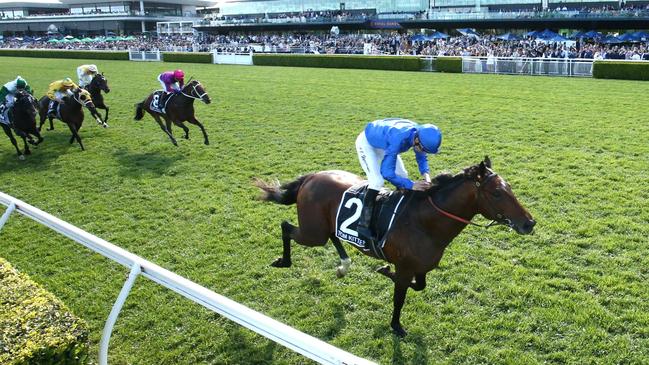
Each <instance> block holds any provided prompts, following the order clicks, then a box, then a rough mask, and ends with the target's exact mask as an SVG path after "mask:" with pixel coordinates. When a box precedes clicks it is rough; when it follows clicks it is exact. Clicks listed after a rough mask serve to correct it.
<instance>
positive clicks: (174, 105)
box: [135, 80, 212, 146]
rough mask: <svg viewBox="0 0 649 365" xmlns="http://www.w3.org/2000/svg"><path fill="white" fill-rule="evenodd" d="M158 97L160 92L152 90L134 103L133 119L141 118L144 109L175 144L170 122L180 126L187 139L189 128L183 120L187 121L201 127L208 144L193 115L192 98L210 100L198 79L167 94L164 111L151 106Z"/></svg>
mask: <svg viewBox="0 0 649 365" xmlns="http://www.w3.org/2000/svg"><path fill="white" fill-rule="evenodd" d="M159 98H160V92H154V93H152V94H151V95H149V96H148V97H147V98H146V99H144V100H143V101H142V102H141V103H137V104H135V120H142V118H144V112H145V111H146V112H147V113H149V114H151V116H152V117H153V119H155V121H156V122H158V125H160V128H161V129H162V131H163V132H165V133H166V134H167V135H168V136H169V139H171V143H173V144H174V145H175V146H178V142H176V139H175V138H174V136H173V134H172V133H171V123H174V124H175V125H177V126H178V127H180V128H182V130H183V131H185V139H189V128H187V127H186V126H185V125H184V124H183V122H189V123H191V124H195V125H197V126H198V127H199V128H200V129H201V132H203V138H204V143H205V144H206V145H208V144H210V141H209V139H208V138H207V132H206V131H205V128H204V127H203V124H201V122H199V121H198V119H196V117H195V116H194V100H200V101H202V102H203V103H205V104H209V103H211V102H212V99H210V96H209V95H207V92H206V91H205V88H204V87H203V85H201V83H200V82H199V81H198V80H192V81H190V82H188V83H187V85H185V86H184V87H183V89H182V90H181V91H180V92H179V93H178V94H172V95H168V96H167V99H166V100H167V101H166V106H165V107H164V108H165V112H164V113H163V112H161V111H160V110H155V109H153V108H152V107H151V103H152V102H154V100H155V104H158V100H159ZM161 107H162V106H158V109H161ZM162 119H164V120H165V122H166V123H165V124H163V123H162Z"/></svg>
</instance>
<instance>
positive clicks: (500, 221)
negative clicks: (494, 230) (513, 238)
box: [428, 173, 512, 228]
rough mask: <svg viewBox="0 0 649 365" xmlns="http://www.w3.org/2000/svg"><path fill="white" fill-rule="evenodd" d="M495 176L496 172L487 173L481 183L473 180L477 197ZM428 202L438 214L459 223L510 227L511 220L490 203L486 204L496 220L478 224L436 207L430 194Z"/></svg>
mask: <svg viewBox="0 0 649 365" xmlns="http://www.w3.org/2000/svg"><path fill="white" fill-rule="evenodd" d="M496 176H498V174H496V173H492V174H490V175H487V177H485V178H484V179H483V180H482V183H481V182H480V181H475V182H474V185H475V187H476V189H477V190H478V198H479V197H480V195H481V194H482V188H483V187H484V186H486V185H487V183H488V182H489V180H491V179H493V178H494V177H496ZM487 200H489V199H487ZM428 202H429V203H430V205H432V206H433V208H435V210H437V211H438V212H439V213H440V214H442V215H444V216H446V217H447V218H450V219H453V220H456V221H458V222H461V223H464V224H470V225H473V226H476V227H482V228H489V227H492V226H498V225H505V226H508V227H512V222H511V220H509V219H508V218H505V217H504V216H503V215H502V214H500V213H495V212H494V211H493V208H492V206H491V204H489V205H488V206H489V209H490V210H491V213H495V216H496V220H492V221H491V222H490V223H489V224H478V223H475V222H471V221H470V220H468V219H464V218H462V217H458V216H457V215H455V214H453V213H449V212H447V211H445V210H444V209H442V208H440V207H438V206H437V204H435V202H434V201H433V198H432V197H431V196H430V195H429V196H428Z"/></svg>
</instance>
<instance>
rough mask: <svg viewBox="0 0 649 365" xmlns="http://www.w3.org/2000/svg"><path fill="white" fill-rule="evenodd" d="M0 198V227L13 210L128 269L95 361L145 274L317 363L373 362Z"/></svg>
mask: <svg viewBox="0 0 649 365" xmlns="http://www.w3.org/2000/svg"><path fill="white" fill-rule="evenodd" d="M0 204H3V205H5V206H7V210H6V211H5V212H4V214H3V215H2V217H0V230H1V229H2V227H3V225H4V224H5V223H6V222H7V220H8V219H9V216H10V215H11V213H12V212H13V211H17V212H18V213H21V214H22V215H24V216H26V217H29V218H31V219H32V220H34V221H36V222H38V223H40V224H43V225H45V226H47V227H49V228H51V229H53V230H54V231H56V232H58V233H60V234H62V235H64V236H66V237H68V238H70V239H72V240H74V241H76V242H78V243H80V244H82V245H84V246H86V247H87V248H89V249H91V250H93V251H95V252H97V253H99V254H101V255H103V256H105V257H107V258H109V259H111V260H113V261H115V262H117V263H119V264H122V265H124V266H126V267H128V268H129V269H131V274H130V275H129V277H128V279H127V280H126V283H125V284H124V287H123V288H122V290H121V292H120V294H119V296H118V298H117V301H116V302H115V305H114V306H113V309H112V310H111V313H110V315H109V317H108V320H107V321H106V325H105V326H104V331H103V334H102V337H101V341H100V348H99V363H100V364H102V365H105V364H107V363H108V343H109V340H110V335H111V332H112V329H113V325H114V324H115V321H116V320H117V316H118V314H119V311H120V310H121V307H122V305H123V304H124V301H125V300H126V297H127V296H128V293H129V291H130V289H131V287H132V286H133V284H134V282H135V279H136V278H137V276H138V275H142V276H144V277H147V278H149V279H151V280H153V281H155V282H156V283H158V284H160V285H162V286H164V287H166V288H168V289H171V290H173V291H175V292H176V293H178V294H180V295H182V296H184V297H186V298H187V299H189V300H191V301H193V302H195V303H198V304H200V305H202V306H204V307H205V308H207V309H210V310H212V311H214V312H216V313H218V314H220V315H222V316H224V317H226V318H228V319H230V320H232V321H234V322H236V323H238V324H240V325H242V326H244V327H246V328H248V329H250V330H252V331H255V332H257V333H258V334H260V335H262V336H265V337H267V338H269V339H271V340H273V341H275V342H277V343H279V344H281V345H283V346H286V347H287V348H289V349H291V350H293V351H295V352H297V353H300V354H302V355H304V356H305V357H308V358H309V359H312V360H314V361H317V362H319V363H321V364H336V365H352V364H358V365H366V364H367V365H369V364H374V363H373V362H371V361H369V360H366V359H363V358H360V357H357V356H355V355H353V354H350V353H348V352H346V351H343V350H341V349H339V348H337V347H334V346H332V345H330V344H328V343H326V342H323V341H321V340H319V339H317V338H315V337H313V336H310V335H307V334H305V333H303V332H300V331H298V330H296V329H294V328H292V327H289V326H287V325H285V324H283V323H281V322H278V321H276V320H274V319H272V318H270V317H267V316H265V315H263V314H261V313H259V312H256V311H254V310H252V309H250V308H248V307H246V306H244V305H242V304H239V303H237V302H235V301H233V300H230V299H228V298H226V297H224V296H222V295H219V294H217V293H215V292H213V291H211V290H209V289H207V288H205V287H203V286H200V285H198V284H196V283H194V282H192V281H190V280H187V279H185V278H183V277H181V276H179V275H176V274H174V273H173V272H171V271H168V270H166V269H164V268H162V267H160V266H158V265H156V264H154V263H152V262H150V261H147V260H145V259H143V258H141V257H139V256H137V255H134V254H132V253H130V252H128V251H126V250H124V249H122V248H119V247H117V246H115V245H113V244H112V243H110V242H107V241H104V240H103V239H101V238H99V237H96V236H94V235H92V234H90V233H88V232H86V231H84V230H82V229H79V228H77V227H75V226H73V225H71V224H69V223H67V222H64V221H62V220H60V219H58V218H56V217H54V216H52V215H50V214H48V213H46V212H43V211H42V210H40V209H38V208H35V207H33V206H31V205H29V204H27V203H25V202H23V201H21V200H18V199H16V198H14V197H11V196H9V195H7V194H5V193H3V192H0Z"/></svg>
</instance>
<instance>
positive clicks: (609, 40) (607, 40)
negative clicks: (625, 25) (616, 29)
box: [601, 35, 621, 43]
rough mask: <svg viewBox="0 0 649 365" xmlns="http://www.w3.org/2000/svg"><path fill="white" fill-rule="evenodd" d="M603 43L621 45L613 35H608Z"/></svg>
mask: <svg viewBox="0 0 649 365" xmlns="http://www.w3.org/2000/svg"><path fill="white" fill-rule="evenodd" d="M601 42H602V43H620V42H621V41H620V40H619V39H618V38H617V37H614V36H612V35H607V36H606V37H604V39H602V40H601Z"/></svg>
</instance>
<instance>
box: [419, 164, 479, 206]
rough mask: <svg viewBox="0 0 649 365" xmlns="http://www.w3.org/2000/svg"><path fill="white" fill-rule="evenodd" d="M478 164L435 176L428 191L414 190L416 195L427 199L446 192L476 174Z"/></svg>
mask: <svg viewBox="0 0 649 365" xmlns="http://www.w3.org/2000/svg"><path fill="white" fill-rule="evenodd" d="M477 169H478V165H474V166H469V167H467V168H465V169H463V170H462V171H461V172H459V173H457V174H455V175H453V174H451V173H448V172H443V173H441V174H439V175H437V176H435V177H434V178H433V179H432V180H431V187H430V188H429V189H428V190H426V191H412V193H413V194H415V197H417V198H422V199H425V198H427V197H428V196H435V195H437V194H446V193H448V192H449V191H451V190H453V188H455V187H456V186H458V185H460V184H462V183H464V182H465V181H466V180H467V179H472V178H473V176H475V174H476V172H477Z"/></svg>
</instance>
